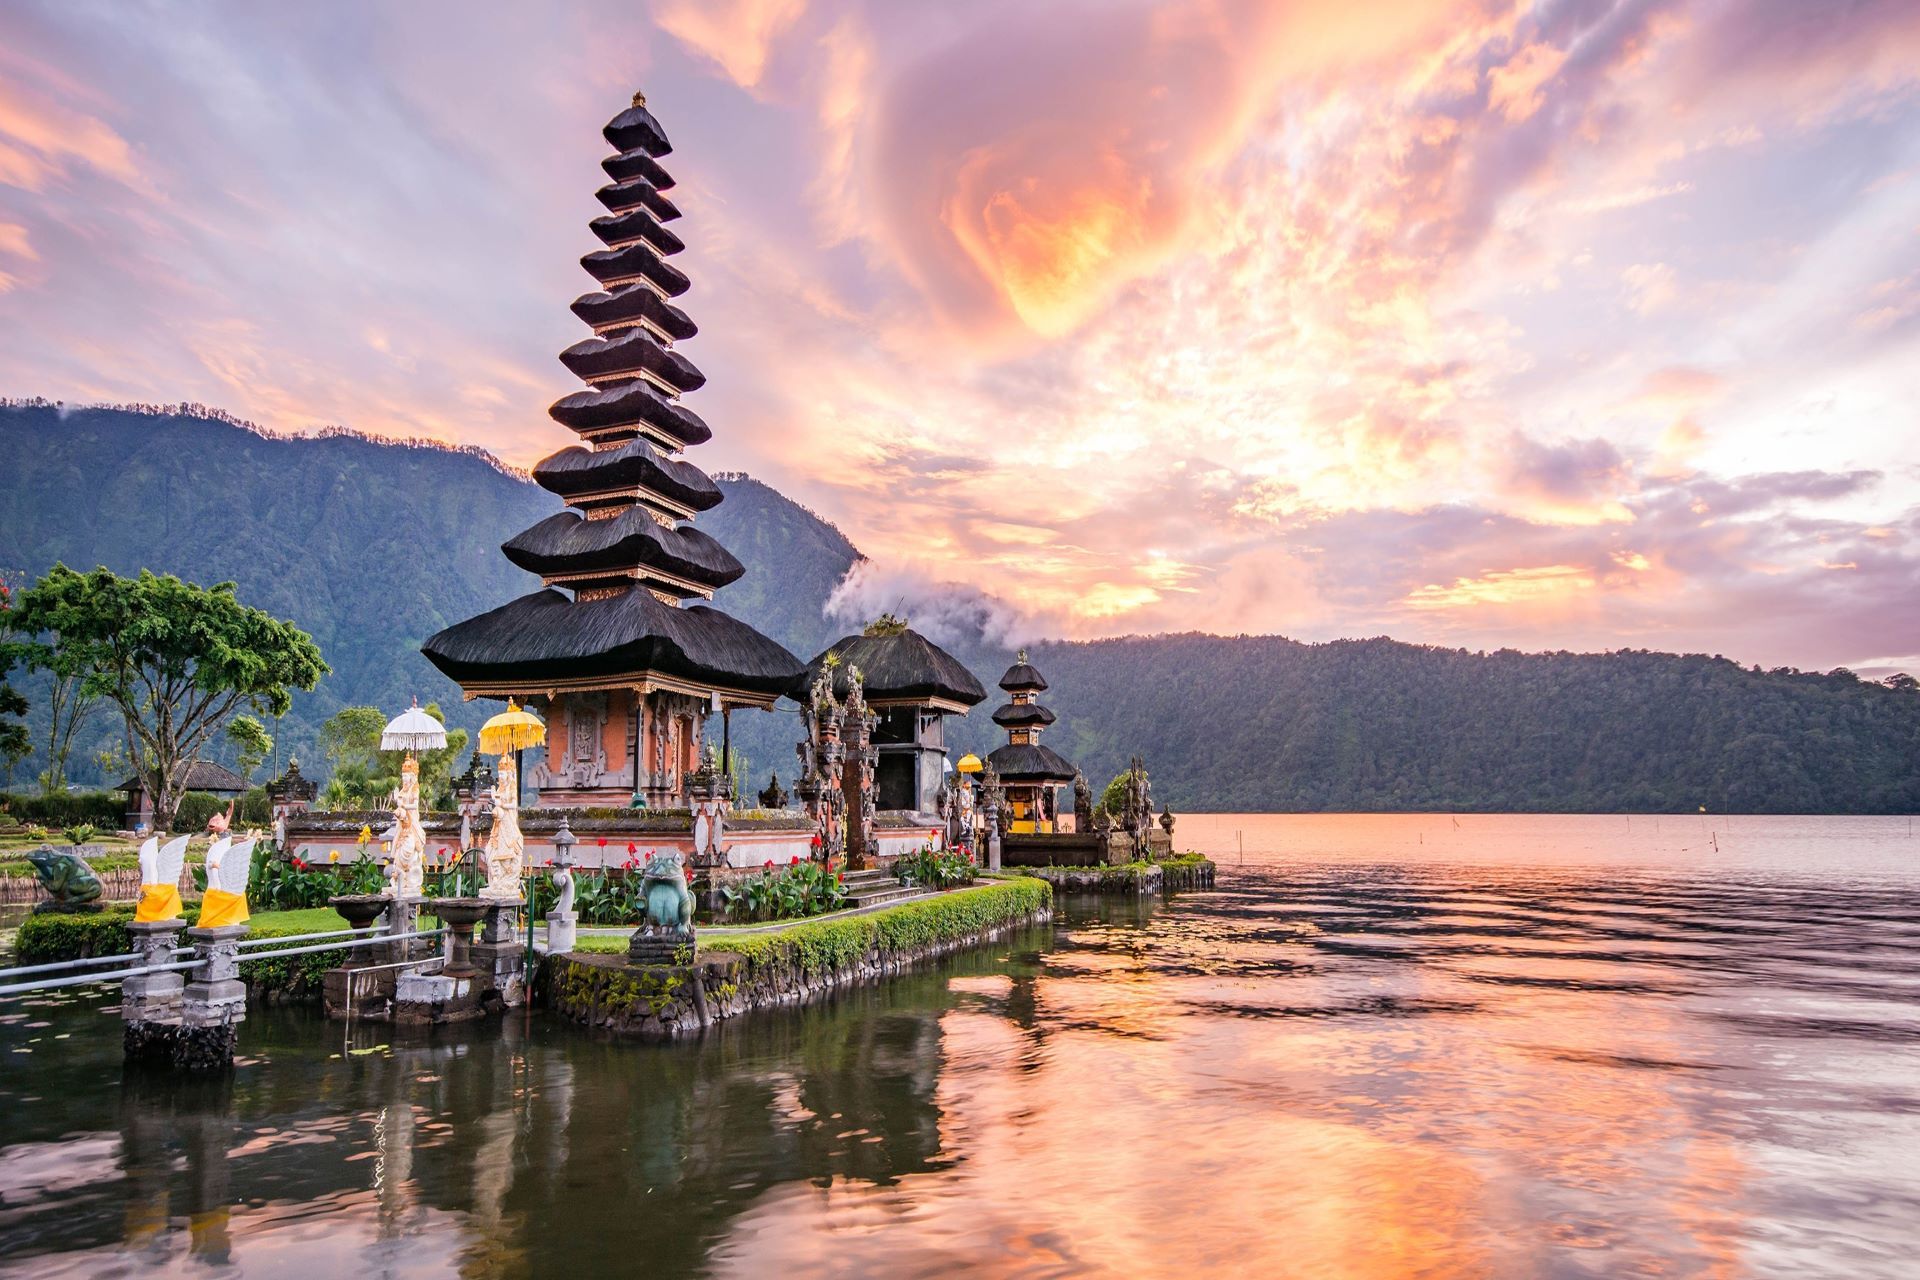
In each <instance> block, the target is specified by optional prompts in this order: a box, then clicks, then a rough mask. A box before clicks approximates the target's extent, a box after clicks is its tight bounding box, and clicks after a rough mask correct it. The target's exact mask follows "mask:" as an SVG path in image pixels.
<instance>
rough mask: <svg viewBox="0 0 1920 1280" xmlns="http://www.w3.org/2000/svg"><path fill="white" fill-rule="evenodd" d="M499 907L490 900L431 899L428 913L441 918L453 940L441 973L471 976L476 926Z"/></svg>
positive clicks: (428, 904) (428, 903)
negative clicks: (474, 928) (474, 929)
mask: <svg viewBox="0 0 1920 1280" xmlns="http://www.w3.org/2000/svg"><path fill="white" fill-rule="evenodd" d="M499 905H500V904H499V903H497V902H494V901H492V900H490V899H487V898H431V899H429V900H428V901H427V910H429V911H431V912H432V913H433V914H434V915H436V916H439V917H440V923H441V924H443V925H445V926H446V927H447V936H448V937H449V938H451V939H453V946H452V948H451V950H450V951H449V952H448V955H447V964H446V968H445V969H443V970H442V971H441V972H443V973H448V974H454V973H459V974H471V973H473V972H474V965H473V926H475V925H476V924H479V923H480V920H481V918H482V917H483V916H485V915H486V914H487V913H488V912H489V911H492V910H495V909H496V908H498V907H499Z"/></svg>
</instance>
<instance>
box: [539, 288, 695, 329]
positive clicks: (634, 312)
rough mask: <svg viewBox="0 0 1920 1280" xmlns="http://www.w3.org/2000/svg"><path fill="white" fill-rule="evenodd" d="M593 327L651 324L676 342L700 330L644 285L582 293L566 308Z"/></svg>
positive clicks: (679, 311)
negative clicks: (602, 291) (607, 291)
mask: <svg viewBox="0 0 1920 1280" xmlns="http://www.w3.org/2000/svg"><path fill="white" fill-rule="evenodd" d="M569 309H570V310H571V311H572V312H573V314H575V315H576V316H579V317H580V318H581V319H582V320H585V321H586V322H587V323H588V324H590V325H592V326H593V327H594V328H595V329H603V330H604V329H610V328H614V327H617V326H620V325H629V324H639V323H641V322H642V321H644V322H646V323H647V324H650V325H652V326H653V327H654V328H656V329H658V330H660V332H662V333H664V334H666V335H667V336H668V337H669V338H672V339H673V340H674V341H675V342H684V341H686V340H687V339H688V338H691V337H692V336H693V335H694V334H696V333H698V332H700V329H699V326H697V325H695V324H694V322H693V318H692V317H691V316H689V315H688V314H687V313H686V312H684V311H682V310H681V309H680V308H678V307H676V306H674V305H673V304H672V303H671V302H668V301H667V300H666V299H665V298H663V297H661V296H660V295H659V294H657V293H655V292H654V291H653V290H652V289H650V288H648V287H647V286H646V285H644V284H640V283H637V282H636V283H634V284H627V285H621V286H620V287H619V288H618V289H615V290H613V291H612V292H610V293H583V294H581V295H580V296H579V297H577V298H575V299H574V300H573V306H572V307H571V308H569Z"/></svg>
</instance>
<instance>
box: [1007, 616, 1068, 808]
mask: <svg viewBox="0 0 1920 1280" xmlns="http://www.w3.org/2000/svg"><path fill="white" fill-rule="evenodd" d="M1000 687H1001V688H1002V689H1005V690H1006V691H1007V697H1008V701H1007V702H1004V703H1002V704H1001V705H1000V706H999V707H997V708H996V709H995V710H994V713H993V722H994V723H995V724H997V725H999V726H1000V727H1001V728H1002V729H1005V730H1006V731H1007V745H1005V746H1004V747H995V748H994V749H993V751H992V752H991V753H990V754H989V755H988V756H987V763H988V764H989V765H990V766H992V768H993V771H994V773H995V774H997V775H998V776H999V779H1000V781H1001V782H1002V783H1003V784H1004V785H1005V786H1006V789H1007V804H1008V805H1009V807H1011V808H1012V810H1013V825H1012V827H1011V829H1010V830H1011V832H1012V833H1014V834H1021V835H1034V834H1046V833H1049V832H1051V831H1053V829H1054V822H1055V817H1056V813H1057V805H1058V788H1059V787H1061V786H1063V785H1065V784H1066V783H1070V782H1072V781H1073V780H1074V777H1075V776H1076V770H1075V769H1074V767H1073V765H1071V764H1070V763H1068V762H1067V761H1066V760H1064V759H1062V758H1061V756H1060V754H1059V753H1058V752H1057V751H1054V750H1053V749H1052V748H1051V747H1043V746H1041V745H1040V731H1041V730H1042V729H1044V728H1046V727H1047V726H1048V725H1050V724H1052V723H1053V720H1054V716H1053V712H1051V711H1049V710H1047V709H1046V708H1045V707H1043V706H1041V705H1040V702H1039V695H1040V693H1041V692H1043V691H1044V690H1045V689H1046V687H1047V682H1046V679H1045V678H1044V677H1043V676H1041V674H1040V672H1039V671H1038V670H1037V669H1036V668H1035V667H1034V665H1033V664H1032V663H1030V662H1028V661H1027V655H1026V653H1025V651H1022V652H1021V653H1020V655H1019V657H1018V658H1017V659H1016V660H1015V662H1014V664H1013V665H1012V666H1010V667H1008V668H1007V674H1005V675H1003V676H1001V677H1000Z"/></svg>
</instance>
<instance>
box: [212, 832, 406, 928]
mask: <svg viewBox="0 0 1920 1280" xmlns="http://www.w3.org/2000/svg"><path fill="white" fill-rule="evenodd" d="M337 859H338V855H330V856H329V860H328V862H327V863H324V864H322V863H313V862H309V861H307V859H306V850H304V849H302V850H300V851H299V852H297V853H294V854H292V855H290V856H288V857H284V858H283V857H281V856H280V853H279V850H278V849H276V848H275V847H274V846H273V844H272V843H270V842H269V841H265V840H262V841H261V842H260V843H259V844H257V845H255V846H254V850H253V871H252V873H251V874H250V875H249V876H248V879H247V900H248V901H249V902H251V903H253V904H254V905H255V906H257V907H259V908H261V909H262V910H265V911H300V910H304V909H306V908H308V907H324V906H326V905H327V899H329V898H331V897H334V896H335V895H336V894H343V893H379V892H380V891H381V890H382V889H384V888H385V887H386V883H387V877H386V872H385V871H383V870H382V869H381V867H380V864H379V863H378V862H375V861H374V860H373V859H372V858H370V857H368V856H367V855H366V854H365V853H362V854H361V855H360V857H359V858H358V859H356V860H355V861H353V862H350V863H347V864H345V865H344V866H341V865H339V863H338V861H337ZM193 883H194V886H195V887H196V888H198V889H199V890H200V892H202V893H205V892H206V890H207V868H206V867H205V865H200V866H196V867H194V869H193Z"/></svg>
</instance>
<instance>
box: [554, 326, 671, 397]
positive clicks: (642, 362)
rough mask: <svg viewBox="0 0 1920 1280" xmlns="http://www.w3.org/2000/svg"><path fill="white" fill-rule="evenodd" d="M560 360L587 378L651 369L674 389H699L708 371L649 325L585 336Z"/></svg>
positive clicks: (609, 377)
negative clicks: (671, 348) (669, 346)
mask: <svg viewBox="0 0 1920 1280" xmlns="http://www.w3.org/2000/svg"><path fill="white" fill-rule="evenodd" d="M560 363H561V364H564V365H565V366H567V368H568V369H569V370H571V371H572V372H573V374H574V376H575V377H577V378H580V379H581V380H582V381H585V382H599V383H605V382H608V381H610V380H612V379H614V378H637V377H639V376H640V375H641V374H643V373H650V374H652V375H653V376H654V377H656V378H658V379H660V381H662V382H664V383H666V384H667V385H668V386H670V387H672V388H673V389H674V390H675V391H683V392H684V391H697V390H699V389H700V388H701V387H704V386H705V385H706V384H707V375H706V374H704V373H702V372H700V370H698V369H696V368H695V367H694V365H693V361H691V360H689V359H687V358H686V357H685V356H683V355H681V354H680V353H679V352H678V351H669V350H667V349H666V348H665V347H663V346H661V345H660V340H659V339H658V338H655V337H654V336H653V334H652V333H651V332H650V331H649V330H646V329H641V328H633V329H618V330H615V331H614V332H613V333H610V334H608V335H607V336H606V337H604V338H602V337H592V338H582V339H581V340H580V341H579V342H576V343H574V344H573V345H572V346H570V347H568V348H567V349H566V350H565V351H562V352H561V353H560Z"/></svg>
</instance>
